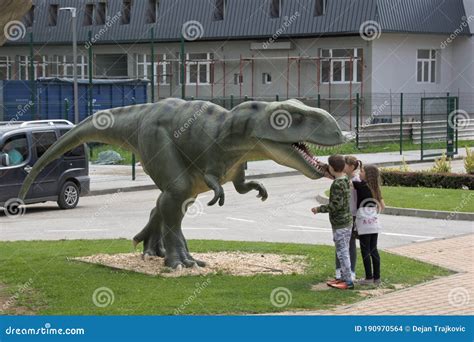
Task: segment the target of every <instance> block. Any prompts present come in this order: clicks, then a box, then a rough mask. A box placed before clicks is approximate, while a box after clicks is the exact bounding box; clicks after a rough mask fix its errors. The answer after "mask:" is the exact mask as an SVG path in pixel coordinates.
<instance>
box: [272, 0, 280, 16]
mask: <svg viewBox="0 0 474 342" xmlns="http://www.w3.org/2000/svg"><path fill="white" fill-rule="evenodd" d="M280 11H281V0H270V17H272V18H280Z"/></svg>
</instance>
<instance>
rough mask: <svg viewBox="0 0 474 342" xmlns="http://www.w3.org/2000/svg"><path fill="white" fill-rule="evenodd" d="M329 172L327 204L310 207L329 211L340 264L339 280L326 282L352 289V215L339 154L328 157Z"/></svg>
mask: <svg viewBox="0 0 474 342" xmlns="http://www.w3.org/2000/svg"><path fill="white" fill-rule="evenodd" d="M328 163H329V172H330V173H331V174H332V175H333V176H334V178H335V179H334V181H333V182H332V184H331V189H330V190H329V191H330V192H329V204H327V205H321V206H319V207H315V208H312V209H311V211H312V212H313V213H314V214H317V213H329V220H330V221H331V226H332V229H333V230H332V232H333V240H334V244H335V246H336V255H337V258H338V259H339V262H340V265H341V280H334V281H330V282H328V283H327V284H328V285H329V286H331V287H334V288H337V289H342V290H346V289H353V288H354V283H353V282H352V278H351V260H350V258H349V241H350V239H351V234H352V215H351V212H350V208H349V192H350V187H349V180H348V179H347V177H346V175H345V173H344V168H345V166H346V163H345V161H344V157H343V156H341V155H332V156H330V157H329V159H328Z"/></svg>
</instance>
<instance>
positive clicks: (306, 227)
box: [286, 224, 332, 232]
mask: <svg viewBox="0 0 474 342" xmlns="http://www.w3.org/2000/svg"><path fill="white" fill-rule="evenodd" d="M286 226H287V227H293V228H302V229H310V230H323V231H325V232H330V231H332V229H330V228H318V227H308V226H296V225H293V224H287V225H286Z"/></svg>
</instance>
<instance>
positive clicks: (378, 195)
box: [364, 164, 382, 203]
mask: <svg viewBox="0 0 474 342" xmlns="http://www.w3.org/2000/svg"><path fill="white" fill-rule="evenodd" d="M364 171H365V181H366V182H367V185H368V187H369V189H370V192H371V193H372V197H373V198H375V199H376V200H377V202H378V203H381V202H382V191H381V190H380V184H381V183H382V181H381V178H380V171H379V169H378V168H377V166H375V165H370V164H368V165H364Z"/></svg>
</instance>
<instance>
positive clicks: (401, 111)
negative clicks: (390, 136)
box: [400, 93, 403, 155]
mask: <svg viewBox="0 0 474 342" xmlns="http://www.w3.org/2000/svg"><path fill="white" fill-rule="evenodd" d="M402 154H403V93H400V155H402Z"/></svg>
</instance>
